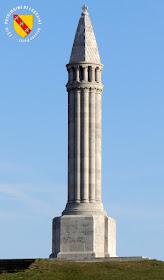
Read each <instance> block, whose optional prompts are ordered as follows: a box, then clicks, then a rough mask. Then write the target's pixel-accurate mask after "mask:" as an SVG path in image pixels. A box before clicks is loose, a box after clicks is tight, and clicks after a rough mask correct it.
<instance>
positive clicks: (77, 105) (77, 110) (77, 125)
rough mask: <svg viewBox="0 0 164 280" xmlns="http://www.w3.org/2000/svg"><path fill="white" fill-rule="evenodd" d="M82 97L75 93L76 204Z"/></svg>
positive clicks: (78, 185)
mask: <svg viewBox="0 0 164 280" xmlns="http://www.w3.org/2000/svg"><path fill="white" fill-rule="evenodd" d="M80 97H81V91H80V90H78V89H77V90H76V91H75V198H74V199H75V202H80V103H81V102H80Z"/></svg>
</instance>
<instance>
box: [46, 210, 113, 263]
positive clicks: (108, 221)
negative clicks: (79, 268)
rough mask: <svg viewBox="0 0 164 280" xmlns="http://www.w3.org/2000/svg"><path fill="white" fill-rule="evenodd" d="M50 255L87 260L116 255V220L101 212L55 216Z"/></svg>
mask: <svg viewBox="0 0 164 280" xmlns="http://www.w3.org/2000/svg"><path fill="white" fill-rule="evenodd" d="M52 244H53V245H52V254H51V255H50V258H58V259H59V258H61V259H66V260H77V259H78V260H86V259H93V258H98V257H100V258H102V257H116V222H115V220H114V219H112V218H110V217H107V216H101V215H88V216H83V215H65V216H61V217H56V218H54V219H53V231H52Z"/></svg>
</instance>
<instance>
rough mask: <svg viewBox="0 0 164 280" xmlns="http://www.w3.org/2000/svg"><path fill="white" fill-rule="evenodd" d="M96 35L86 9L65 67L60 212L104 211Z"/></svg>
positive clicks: (99, 80) (99, 83)
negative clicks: (64, 187) (64, 183)
mask: <svg viewBox="0 0 164 280" xmlns="http://www.w3.org/2000/svg"><path fill="white" fill-rule="evenodd" d="M102 69H103V65H102V64H101V61H100V56H99V52H98V47H97V43H96V38H95V35H94V32H93V28H92V24H91V21H90V18H89V15H88V12H87V10H86V9H84V11H83V13H82V15H81V18H80V21H79V24H78V28H77V31H76V35H75V40H74V44H73V48H72V53H71V57H70V62H69V64H68V65H67V70H68V83H67V91H68V203H67V206H66V209H65V211H64V212H63V214H65V215H70V214H75V215H76V214H87V213H90V214H95V213H98V214H102V212H103V213H105V212H104V210H103V205H102V201H101V94H102V90H103V84H102V82H101V72H102Z"/></svg>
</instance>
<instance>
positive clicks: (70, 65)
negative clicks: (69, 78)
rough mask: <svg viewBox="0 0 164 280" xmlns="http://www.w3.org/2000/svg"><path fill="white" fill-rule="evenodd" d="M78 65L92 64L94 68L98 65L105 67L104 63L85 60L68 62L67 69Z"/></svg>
mask: <svg viewBox="0 0 164 280" xmlns="http://www.w3.org/2000/svg"><path fill="white" fill-rule="evenodd" d="M77 66H83V67H84V66H86V67H88V66H92V67H94V68H96V67H101V68H103V67H104V65H103V64H97V63H93V62H89V61H88V62H84V61H80V62H74V63H69V64H67V65H66V67H67V69H70V68H71V67H77Z"/></svg>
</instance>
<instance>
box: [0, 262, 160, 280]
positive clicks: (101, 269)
mask: <svg viewBox="0 0 164 280" xmlns="http://www.w3.org/2000/svg"><path fill="white" fill-rule="evenodd" d="M101 279H102V280H107V279H108V280H164V262H160V261H155V260H153V261H142V262H101V263H75V262H64V261H50V260H36V261H35V262H34V263H33V264H32V265H31V266H30V268H29V269H28V270H26V271H24V272H19V273H2V274H0V280H101Z"/></svg>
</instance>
